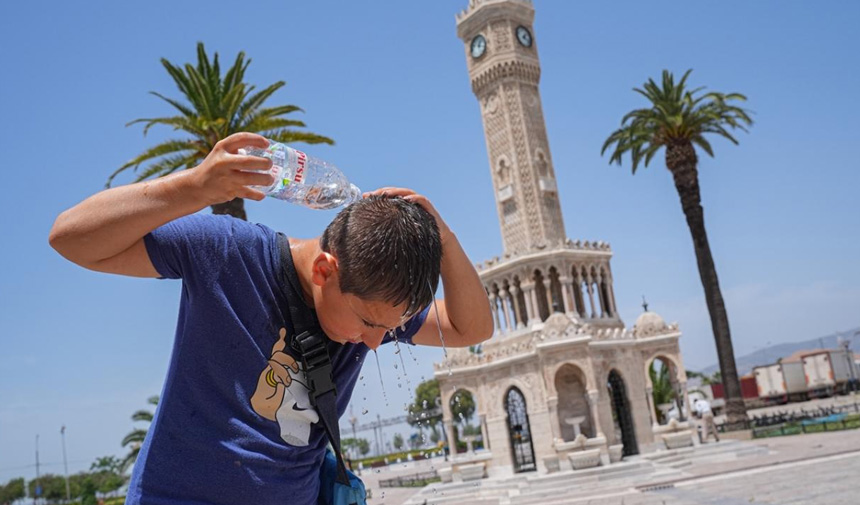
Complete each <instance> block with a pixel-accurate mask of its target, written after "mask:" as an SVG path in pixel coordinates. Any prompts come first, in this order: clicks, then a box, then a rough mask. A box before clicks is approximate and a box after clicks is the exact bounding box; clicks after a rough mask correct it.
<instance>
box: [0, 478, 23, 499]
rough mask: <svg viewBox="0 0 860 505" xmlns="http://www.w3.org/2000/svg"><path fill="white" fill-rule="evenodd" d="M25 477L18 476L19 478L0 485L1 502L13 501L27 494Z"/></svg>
mask: <svg viewBox="0 0 860 505" xmlns="http://www.w3.org/2000/svg"><path fill="white" fill-rule="evenodd" d="M24 489H25V486H24V478H23V477H18V478H17V479H12V480H10V481H9V482H7V483H6V485H4V486H0V503H12V502H14V501H15V500H18V499H20V498H23V497H25V496H27V493H26V491H24Z"/></svg>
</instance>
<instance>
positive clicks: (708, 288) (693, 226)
mask: <svg viewBox="0 0 860 505" xmlns="http://www.w3.org/2000/svg"><path fill="white" fill-rule="evenodd" d="M697 163H698V159H697V158H696V151H695V149H693V145H692V144H691V143H690V142H683V143H678V144H670V145H667V146H666V167H667V168H668V169H669V171H670V172H671V173H672V176H673V177H674V179H675V189H677V190H678V196H679V197H680V198H681V207H682V208H683V210H684V216H685V217H686V218H687V226H689V227H690V234H691V235H692V237H693V248H694V249H695V251H696V261H697V263H698V266H699V276H700V277H701V279H702V287H703V288H704V289H705V301H706V302H707V304H708V313H709V314H710V316H711V327H712V329H713V332H714V341H715V342H716V346H717V356H718V357H719V360H720V373H721V375H722V379H723V387H724V391H725V395H726V417H727V419H726V421H727V422H729V423H736V422H742V421H746V420H747V415H746V408H745V407H744V400H743V396H742V395H741V383H740V380H739V379H738V370H737V366H736V365H735V354H734V349H733V346H732V337H731V332H730V331H729V318H728V314H727V313H726V305H725V303H724V302H723V295H722V292H721V291H720V283H719V280H718V279H717V269H716V267H715V266H714V258H713V256H712V255H711V246H710V245H709V244H708V235H707V233H706V232H705V213H704V210H703V209H702V204H701V196H700V194H699V175H698V170H697V168H696V165H697Z"/></svg>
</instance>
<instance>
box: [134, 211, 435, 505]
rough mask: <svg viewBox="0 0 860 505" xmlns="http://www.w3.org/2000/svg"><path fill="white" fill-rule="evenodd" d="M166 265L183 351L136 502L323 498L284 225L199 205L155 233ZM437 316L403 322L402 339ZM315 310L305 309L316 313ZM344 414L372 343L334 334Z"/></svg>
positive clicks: (141, 464) (174, 363) (144, 455)
mask: <svg viewBox="0 0 860 505" xmlns="http://www.w3.org/2000/svg"><path fill="white" fill-rule="evenodd" d="M144 241H145V244H146V250H147V252H148V254H149V257H150V260H151V261H152V264H153V265H154V266H155V269H156V270H157V271H158V273H159V274H160V275H161V276H162V277H167V278H171V279H182V299H181V303H180V306H179V321H178V324H177V328H176V337H175V341H174V345H173V353H172V356H171V359H170V365H169V368H168V371H167V378H166V380H165V384H164V390H163V391H162V393H161V398H160V401H159V405H158V409H157V411H156V414H155V417H154V419H153V421H152V424H151V426H150V428H149V433H148V435H147V437H146V441H145V442H144V443H143V446H142V447H141V450H140V455H139V456H138V459H137V462H136V463H135V465H134V470H133V472H132V477H131V483H130V485H129V491H128V497H127V499H126V504H133V505H137V504H141V505H149V504H153V505H176V504H225V505H237V504H254V505H266V504H272V505H275V504H277V505H284V504H313V503H315V502H316V498H317V494H318V491H319V469H320V465H321V463H322V459H323V456H324V451H325V446H326V444H327V443H328V440H327V438H326V436H325V432H324V430H323V428H322V425H321V423H319V422H318V421H319V417H318V415H317V413H316V412H315V411H314V409H313V408H312V407H311V406H310V403H309V401H308V390H307V388H306V386H305V384H306V380H305V376H304V372H303V371H302V370H301V360H300V359H299V358H298V357H296V356H295V355H294V353H293V351H292V350H291V347H290V345H289V342H290V339H291V338H292V337H293V336H294V335H295V333H294V330H295V329H294V328H291V327H290V326H291V321H292V319H293V318H292V316H291V311H290V306H292V307H293V309H292V310H293V311H294V312H293V313H294V314H295V311H296V310H299V311H304V312H302V315H303V316H307V318H311V319H312V320H315V314H314V313H313V310H312V309H311V308H310V307H308V306H307V305H306V304H305V301H304V298H303V297H302V294H301V285H300V284H299V281H298V278H297V277H296V273H295V268H294V266H293V262H292V257H291V256H289V255H288V257H282V255H281V253H280V250H279V246H278V234H276V233H275V232H274V231H273V230H271V229H269V228H267V227H265V226H262V225H258V224H252V223H248V222H245V221H242V220H238V219H234V218H232V217H229V216H213V215H193V216H188V217H184V218H181V219H177V220H175V221H172V222H170V223H167V224H165V225H164V226H162V227H160V228H158V229H156V230H154V231H153V232H152V233H150V234H149V235H147V236H146V237H145V239H144ZM426 317H427V311H426V310H425V311H423V312H421V313H420V314H418V315H417V316H415V317H413V318H412V319H411V320H410V321H409V322H408V323H406V325H404V326H403V327H401V328H399V329H398V332H397V339H398V340H399V341H400V342H405V343H410V344H411V343H412V342H411V340H412V336H413V335H414V334H415V333H416V332H417V331H418V329H419V328H420V327H421V325H422V324H423V323H424V320H425V319H426ZM307 318H304V319H307ZM328 350H329V354H330V356H331V360H332V365H333V370H334V371H333V375H334V379H335V382H336V384H337V393H338V394H337V410H338V417H340V416H342V415H343V413H344V411H345V410H346V407H347V404H348V403H349V399H350V396H351V395H352V390H353V388H354V387H355V382H356V378H357V377H358V375H359V371H360V369H361V365H362V364H363V362H364V357H365V354H366V353H367V350H368V348H367V346H365V345H364V344H346V345H341V344H339V343H336V342H329V345H328Z"/></svg>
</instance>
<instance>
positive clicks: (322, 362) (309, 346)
mask: <svg viewBox="0 0 860 505" xmlns="http://www.w3.org/2000/svg"><path fill="white" fill-rule="evenodd" d="M293 342H294V348H295V350H296V351H298V354H299V356H301V359H302V364H304V368H305V376H306V377H307V379H308V389H309V390H310V391H308V393H309V394H308V397H309V399H310V401H311V405H312V406H314V407H316V406H317V398H319V397H321V396H323V395H325V394H327V393H329V392H334V394H335V396H337V387H336V386H335V383H334V380H333V379H332V365H331V358H330V357H329V355H328V348H327V346H326V337H325V336H324V335H323V334H322V333H311V332H309V331H305V332H302V333H300V334H299V335H297V336H296V338H295V339H294V340H293Z"/></svg>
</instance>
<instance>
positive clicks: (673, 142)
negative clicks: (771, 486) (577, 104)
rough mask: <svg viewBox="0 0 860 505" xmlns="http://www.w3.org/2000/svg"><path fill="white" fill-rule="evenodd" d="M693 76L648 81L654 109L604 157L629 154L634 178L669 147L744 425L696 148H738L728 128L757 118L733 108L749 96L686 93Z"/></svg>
mask: <svg viewBox="0 0 860 505" xmlns="http://www.w3.org/2000/svg"><path fill="white" fill-rule="evenodd" d="M690 72H692V70H687V72H685V73H684V76H683V77H682V78H681V80H680V81H679V82H678V83H677V84H676V83H675V79H674V76H673V75H672V74H671V73H670V72H668V71H666V70H664V71H663V82H662V86H658V85H657V83H655V82H654V80H653V79H648V82H646V83H645V85H644V86H643V88H644V89H639V88H635V89H634V91H636V92H637V93H639V94H641V95H642V96H644V97H645V98H647V99H648V100H649V101H650V102H651V106H650V107H648V108H644V109H636V110H633V111H631V112H629V113H628V114H627V115H625V116H624V118H623V119H622V120H621V128H619V129H617V130H615V131H614V132H613V133H612V135H610V136H609V138H607V139H606V142H605V143H604V144H603V149H602V150H601V154H603V153H605V152H606V150H607V149H608V148H609V147H610V146H612V145H614V146H615V149H614V151H613V153H612V157H611V158H610V160H609V163H610V164H612V163H618V164H619V165H621V158H622V156H623V155H624V154H625V153H628V152H629V153H630V157H631V160H632V162H633V173H634V174H635V173H636V168H637V167H638V166H639V163H640V162H644V165H645V166H646V167H647V166H648V163H649V162H650V161H651V158H653V157H654V155H655V154H657V152H658V151H659V150H660V149H661V148H663V147H665V148H666V168H668V169H669V172H670V173H671V174H672V177H673V178H674V180H675V189H676V190H677V191H678V196H679V197H680V198H681V207H682V209H683V210H684V216H685V217H686V218H687V226H689V228H690V234H691V235H692V237H693V248H694V250H695V252H696V260H697V262H698V267H699V276H700V277H701V279H702V286H703V287H704V290H705V301H706V302H707V305H708V312H709V313H710V316H711V327H712V328H713V332H714V340H715V341H716V347H717V356H718V357H719V362H720V370H721V371H722V377H723V378H724V384H725V390H726V414H727V416H728V421H729V422H739V421H744V420H746V409H745V408H744V404H743V399H742V397H741V387H740V381H739V380H738V372H737V367H736V366H735V357H734V351H733V349H732V338H731V333H730V332H729V319H728V315H727V314H726V306H725V303H724V302H723V295H722V293H721V291H720V284H719V281H718V279H717V270H716V267H715V266H714V258H713V256H712V255H711V247H710V245H709V244H708V236H707V233H706V232H705V216H704V211H703V209H702V204H701V197H700V194H699V176H698V168H697V165H698V158H697V156H696V147H698V148H699V149H701V150H703V151H705V152H706V153H708V155H710V156H711V157H713V156H714V152H713V149H712V148H711V144H710V143H709V142H708V140H706V139H705V135H706V134H709V135H710V134H715V135H719V136H721V137H723V138H726V139H728V140H729V141H731V142H732V143H733V144H737V143H738V142H737V140H735V138H734V137H733V136H732V134H731V133H730V132H729V129H731V130H735V129H740V130H743V131H747V129H746V128H745V126H749V125H751V124H752V119H750V116H749V114H748V111H747V110H745V109H742V108H740V107H738V106H735V105H732V104H730V102H735V101H745V100H746V97H745V96H744V95H741V94H739V93H729V94H724V93H715V92H710V93H703V92H702V90H703V89H704V88H696V89H693V90H688V89H686V87H685V84H686V82H687V77H688V76H689V75H690ZM694 146H695V147H694Z"/></svg>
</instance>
